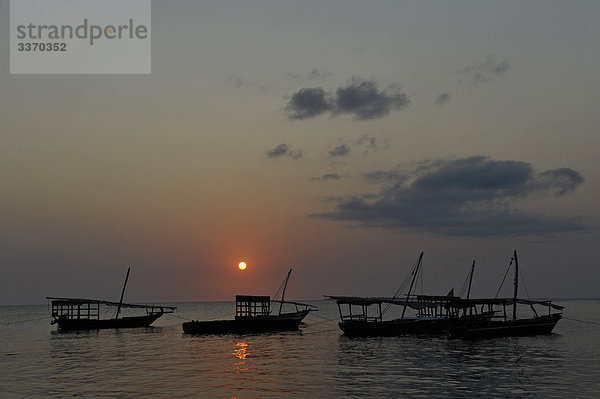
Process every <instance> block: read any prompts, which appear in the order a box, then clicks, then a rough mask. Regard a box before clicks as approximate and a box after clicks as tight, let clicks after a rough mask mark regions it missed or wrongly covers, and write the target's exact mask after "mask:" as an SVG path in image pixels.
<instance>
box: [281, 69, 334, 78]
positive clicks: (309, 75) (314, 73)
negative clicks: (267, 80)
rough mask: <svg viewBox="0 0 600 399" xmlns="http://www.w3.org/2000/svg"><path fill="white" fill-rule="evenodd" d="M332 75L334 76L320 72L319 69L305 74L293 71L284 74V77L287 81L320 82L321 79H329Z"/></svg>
mask: <svg viewBox="0 0 600 399" xmlns="http://www.w3.org/2000/svg"><path fill="white" fill-rule="evenodd" d="M331 75H333V73H331V72H323V71H320V70H319V69H318V68H313V69H311V70H310V71H308V72H304V73H294V72H291V71H285V72H284V73H283V76H284V78H285V79H286V80H294V81H305V80H308V81H310V80H319V79H324V78H327V77H329V76H331Z"/></svg>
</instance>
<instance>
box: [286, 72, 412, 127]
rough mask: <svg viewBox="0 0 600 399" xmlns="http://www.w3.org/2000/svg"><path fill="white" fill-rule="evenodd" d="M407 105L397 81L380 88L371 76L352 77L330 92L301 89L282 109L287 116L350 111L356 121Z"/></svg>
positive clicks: (301, 116)
mask: <svg viewBox="0 0 600 399" xmlns="http://www.w3.org/2000/svg"><path fill="white" fill-rule="evenodd" d="M409 105H410V100H409V99H408V97H407V96H406V94H404V93H403V92H402V91H401V89H400V86H398V85H397V84H392V85H389V86H387V87H386V88H385V89H383V90H380V89H379V87H378V86H377V82H376V81H375V80H373V79H371V80H365V79H359V78H353V79H351V80H350V81H349V82H348V83H347V85H346V86H343V87H339V88H338V89H337V90H336V91H335V93H334V94H330V93H326V92H325V90H323V89H322V88H320V87H316V88H302V89H300V90H298V91H297V92H296V93H294V94H293V95H292V97H291V98H290V100H289V102H288V104H287V106H286V108H285V109H286V111H287V114H288V118H290V119H308V118H314V117H316V116H319V115H321V114H324V113H326V112H330V113H331V115H332V116H335V115H339V114H350V115H353V116H354V118H355V119H358V120H369V119H377V118H382V117H384V116H386V115H388V114H389V113H390V112H391V111H395V110H401V109H403V108H406V107H408V106H409Z"/></svg>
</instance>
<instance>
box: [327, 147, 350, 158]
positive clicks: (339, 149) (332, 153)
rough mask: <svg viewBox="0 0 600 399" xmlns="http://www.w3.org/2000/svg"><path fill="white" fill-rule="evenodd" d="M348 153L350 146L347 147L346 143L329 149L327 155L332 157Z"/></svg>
mask: <svg viewBox="0 0 600 399" xmlns="http://www.w3.org/2000/svg"><path fill="white" fill-rule="evenodd" d="M348 154H350V147H348V146H347V145H346V144H340V145H338V146H337V147H335V148H334V149H333V150H331V151H329V156H330V157H332V158H336V157H344V156H346V155H348Z"/></svg>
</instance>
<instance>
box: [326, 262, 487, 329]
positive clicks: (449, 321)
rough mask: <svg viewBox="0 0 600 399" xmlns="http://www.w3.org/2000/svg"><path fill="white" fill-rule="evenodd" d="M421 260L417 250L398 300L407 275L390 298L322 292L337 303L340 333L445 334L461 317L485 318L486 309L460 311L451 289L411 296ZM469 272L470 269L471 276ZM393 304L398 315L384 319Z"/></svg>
mask: <svg viewBox="0 0 600 399" xmlns="http://www.w3.org/2000/svg"><path fill="white" fill-rule="evenodd" d="M422 261H423V252H421V254H420V256H419V259H418V261H417V263H416V266H415V267H414V268H413V269H412V271H411V273H410V275H409V277H410V276H412V280H411V283H410V287H409V289H408V293H407V294H406V298H404V299H399V298H398V293H399V292H400V291H402V290H403V287H404V286H405V285H406V283H407V282H408V278H409V277H407V280H405V283H404V284H402V287H401V288H400V289H399V290H398V292H397V293H396V295H394V297H391V298H385V297H373V298H366V297H348V296H331V295H326V297H327V298H331V299H334V300H335V301H336V302H337V305H338V311H339V314H340V322H339V324H338V325H339V327H340V329H341V330H342V331H343V332H344V335H346V336H349V337H367V336H397V335H404V334H417V335H418V334H428V335H430V334H445V333H446V332H447V331H448V329H449V328H450V326H451V325H454V324H461V323H463V322H464V321H465V320H470V319H486V318H488V317H489V314H488V313H486V312H483V313H477V312H475V313H470V314H467V313H465V312H461V310H462V309H461V308H460V307H458V306H456V305H455V304H456V303H457V301H460V298H459V297H455V296H454V295H453V291H451V292H450V293H449V294H448V295H446V296H434V295H413V294H412V291H413V287H414V285H415V281H416V279H417V276H418V275H419V272H420V266H421V263H422ZM472 273H473V270H472V269H471V277H472ZM469 290H470V282H469ZM382 305H385V308H384V309H382ZM393 305H394V306H400V307H401V308H402V311H401V314H400V317H397V318H394V319H391V320H384V313H386V311H387V310H388V309H389V308H390V307H391V306H393ZM407 309H411V310H412V311H414V312H413V313H415V315H414V316H408V315H407V312H406V311H407Z"/></svg>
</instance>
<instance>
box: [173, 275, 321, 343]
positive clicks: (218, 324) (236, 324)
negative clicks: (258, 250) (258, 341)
mask: <svg viewBox="0 0 600 399" xmlns="http://www.w3.org/2000/svg"><path fill="white" fill-rule="evenodd" d="M291 273H292V269H290V271H289V272H288V274H287V277H286V278H285V281H284V284H283V292H282V295H281V300H280V301H278V300H271V298H270V297H269V296H256V295H237V296H236V297H235V319H233V320H207V321H195V320H194V321H190V322H186V323H183V324H182V327H183V332H184V333H186V334H230V333H262V332H270V331H293V330H298V329H299V328H300V323H301V322H302V320H303V319H304V318H305V317H306V315H307V314H308V313H309V312H310V311H311V310H315V309H313V308H315V306H313V305H308V304H305V303H300V302H292V301H286V300H285V299H284V298H285V290H286V287H287V283H288V280H289V278H290V274H291ZM272 302H273V303H276V304H277V303H279V311H278V312H277V313H275V310H274V307H271V303H272ZM284 304H287V305H293V306H294V307H295V311H294V312H286V313H284V312H283V311H282V309H283V305H284Z"/></svg>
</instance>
